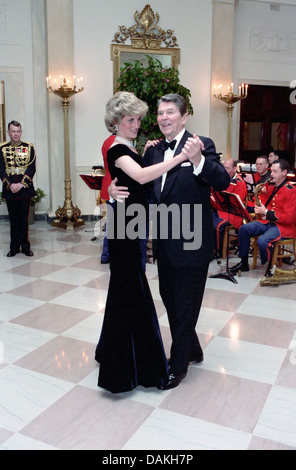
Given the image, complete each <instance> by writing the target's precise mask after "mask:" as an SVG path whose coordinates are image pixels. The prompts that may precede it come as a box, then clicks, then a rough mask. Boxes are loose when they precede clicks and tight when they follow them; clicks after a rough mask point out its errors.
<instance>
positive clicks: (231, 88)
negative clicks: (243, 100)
mask: <svg viewBox="0 0 296 470" xmlns="http://www.w3.org/2000/svg"><path fill="white" fill-rule="evenodd" d="M231 93H233V83H231Z"/></svg>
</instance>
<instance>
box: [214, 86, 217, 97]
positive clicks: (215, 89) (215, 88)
mask: <svg viewBox="0 0 296 470" xmlns="http://www.w3.org/2000/svg"><path fill="white" fill-rule="evenodd" d="M216 91H217V87H216V85H214V96H216Z"/></svg>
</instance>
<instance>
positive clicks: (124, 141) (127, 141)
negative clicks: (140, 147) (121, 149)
mask: <svg viewBox="0 0 296 470" xmlns="http://www.w3.org/2000/svg"><path fill="white" fill-rule="evenodd" d="M115 140H118V141H119V142H122V143H123V144H124V145H127V146H128V147H135V144H134V143H133V142H132V141H131V140H128V139H124V137H120V136H119V135H117V136H116V137H115Z"/></svg>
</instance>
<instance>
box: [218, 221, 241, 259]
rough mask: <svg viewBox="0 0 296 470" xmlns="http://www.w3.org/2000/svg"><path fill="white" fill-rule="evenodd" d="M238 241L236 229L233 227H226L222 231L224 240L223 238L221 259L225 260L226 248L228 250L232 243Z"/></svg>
mask: <svg viewBox="0 0 296 470" xmlns="http://www.w3.org/2000/svg"><path fill="white" fill-rule="evenodd" d="M236 240H237V241H238V234H237V229H236V228H235V227H234V226H233V225H226V227H225V230H224V238H223V245H222V258H224V259H225V258H226V256H227V246H228V249H229V244H230V242H232V241H236Z"/></svg>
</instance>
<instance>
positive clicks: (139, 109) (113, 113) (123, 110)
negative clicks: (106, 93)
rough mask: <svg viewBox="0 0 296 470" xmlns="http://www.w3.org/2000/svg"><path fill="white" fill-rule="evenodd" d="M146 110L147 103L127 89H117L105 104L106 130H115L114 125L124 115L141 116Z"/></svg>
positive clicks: (144, 114)
mask: <svg viewBox="0 0 296 470" xmlns="http://www.w3.org/2000/svg"><path fill="white" fill-rule="evenodd" d="M147 112H148V105H147V103H145V102H144V101H142V100H140V99H139V98H137V97H136V96H135V95H134V94H133V93H130V92H128V91H118V92H117V93H115V95H113V96H112V98H110V100H109V101H108V103H107V104H106V114H105V124H106V127H107V129H108V131H110V132H112V133H114V132H116V126H117V125H118V124H119V123H120V122H121V120H122V118H124V116H138V115H140V116H141V117H142V118H143V117H145V116H146V114H147Z"/></svg>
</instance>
